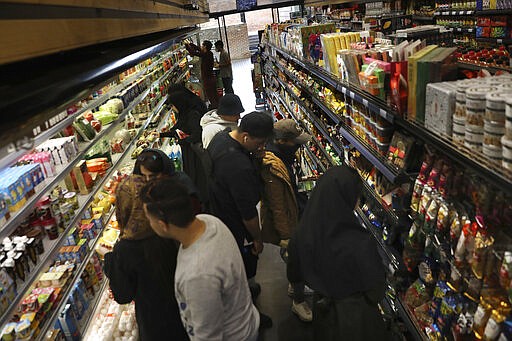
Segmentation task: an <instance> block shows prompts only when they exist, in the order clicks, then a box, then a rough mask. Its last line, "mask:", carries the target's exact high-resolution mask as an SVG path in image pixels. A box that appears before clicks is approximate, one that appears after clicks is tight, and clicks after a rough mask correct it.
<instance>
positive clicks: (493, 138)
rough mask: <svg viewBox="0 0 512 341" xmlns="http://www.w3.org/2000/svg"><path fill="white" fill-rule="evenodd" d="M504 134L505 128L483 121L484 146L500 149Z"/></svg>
mask: <svg viewBox="0 0 512 341" xmlns="http://www.w3.org/2000/svg"><path fill="white" fill-rule="evenodd" d="M504 134H505V126H503V125H501V124H496V123H493V122H491V121H487V120H485V121H484V142H483V143H484V144H488V145H494V146H496V147H499V148H501V137H502V136H503V135H504Z"/></svg>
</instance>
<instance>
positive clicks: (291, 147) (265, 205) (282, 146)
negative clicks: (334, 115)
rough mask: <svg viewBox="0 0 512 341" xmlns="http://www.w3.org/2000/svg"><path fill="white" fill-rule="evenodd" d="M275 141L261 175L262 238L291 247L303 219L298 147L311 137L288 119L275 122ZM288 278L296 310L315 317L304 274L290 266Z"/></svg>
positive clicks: (303, 316)
mask: <svg viewBox="0 0 512 341" xmlns="http://www.w3.org/2000/svg"><path fill="white" fill-rule="evenodd" d="M274 137H275V140H274V143H269V144H268V145H267V146H266V152H265V155H264V157H263V160H262V169H261V176H262V178H263V182H264V186H265V187H264V193H263V197H262V204H261V220H262V231H261V233H262V238H263V241H264V242H267V243H272V244H276V245H280V246H281V247H285V248H286V246H287V243H288V239H290V237H291V234H292V232H293V231H294V229H295V228H296V227H297V225H298V221H299V204H298V202H297V198H298V196H299V195H300V194H299V193H298V188H297V182H298V179H297V176H296V174H295V170H294V163H295V161H296V160H295V153H296V152H297V149H298V148H299V147H300V146H301V145H303V144H305V143H306V142H307V141H309V140H311V135H309V134H306V133H304V132H303V131H302V130H301V129H300V128H299V126H298V125H297V124H296V123H295V121H294V120H291V119H284V120H281V121H278V122H276V123H275V124H274ZM287 272H288V279H289V281H290V283H291V288H292V290H290V291H293V295H292V296H293V303H292V311H293V312H294V313H295V314H297V316H298V317H299V318H300V319H301V320H303V321H306V322H310V321H311V320H312V319H313V314H312V312H311V308H310V307H309V306H308V304H307V302H306V301H305V300H304V282H302V281H301V280H299V278H300V277H301V276H300V274H293V275H292V276H290V272H295V271H294V269H292V268H290V264H289V265H288V269H287Z"/></svg>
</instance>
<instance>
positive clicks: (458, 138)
mask: <svg viewBox="0 0 512 341" xmlns="http://www.w3.org/2000/svg"><path fill="white" fill-rule="evenodd" d="M465 133H466V118H465V117H459V116H453V130H452V138H453V141H454V142H456V143H464V135H465Z"/></svg>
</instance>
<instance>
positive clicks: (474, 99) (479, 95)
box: [466, 85, 497, 111]
mask: <svg viewBox="0 0 512 341" xmlns="http://www.w3.org/2000/svg"><path fill="white" fill-rule="evenodd" d="M495 90H497V87H494V86H485V85H482V86H473V87H470V88H467V89H466V109H468V110H469V109H473V110H474V111H485V105H486V100H485V97H486V96H487V94H488V93H490V92H494V91H495Z"/></svg>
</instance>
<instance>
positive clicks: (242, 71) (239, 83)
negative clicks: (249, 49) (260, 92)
mask: <svg viewBox="0 0 512 341" xmlns="http://www.w3.org/2000/svg"><path fill="white" fill-rule="evenodd" d="M232 66H233V90H235V95H238V96H239V97H240V99H241V100H242V104H243V106H244V109H245V113H244V114H248V113H250V112H251V111H254V110H255V109H254V107H255V106H256V97H254V92H253V91H252V76H251V69H252V64H251V59H250V58H247V59H239V60H233V62H232ZM244 114H242V116H243V115H244Z"/></svg>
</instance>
